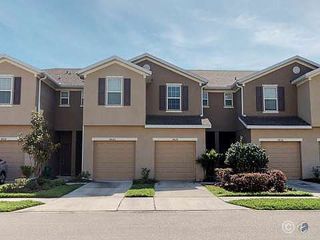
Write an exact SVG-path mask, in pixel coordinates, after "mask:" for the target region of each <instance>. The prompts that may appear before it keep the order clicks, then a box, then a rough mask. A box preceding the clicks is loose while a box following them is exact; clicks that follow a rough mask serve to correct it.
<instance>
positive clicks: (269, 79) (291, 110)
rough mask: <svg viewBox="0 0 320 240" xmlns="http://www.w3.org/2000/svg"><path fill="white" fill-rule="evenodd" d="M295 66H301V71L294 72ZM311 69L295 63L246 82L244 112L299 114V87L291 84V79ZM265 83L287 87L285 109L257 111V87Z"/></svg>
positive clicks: (251, 113) (248, 114)
mask: <svg viewBox="0 0 320 240" xmlns="http://www.w3.org/2000/svg"><path fill="white" fill-rule="evenodd" d="M294 66H299V67H300V69H301V71H300V73H299V74H294V73H293V72H292V68H293V67H294ZM310 70H312V69H310V68H309V67H306V66H304V65H301V64H299V63H293V64H290V65H288V66H285V67H283V68H281V69H279V70H276V71H274V72H271V73H269V74H266V75H264V76H262V77H260V78H258V79H255V80H253V81H251V82H248V83H246V84H245V86H244V114H245V115H247V116H297V115H298V110H297V88H296V86H295V85H292V84H291V81H292V80H294V79H296V78H298V77H299V76H301V75H303V74H305V73H307V72H309V71H310ZM263 84H277V85H278V86H279V87H284V88H285V111H283V112H279V113H262V112H257V111H256V87H257V86H262V85H263Z"/></svg>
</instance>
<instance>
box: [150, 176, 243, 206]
mask: <svg viewBox="0 0 320 240" xmlns="http://www.w3.org/2000/svg"><path fill="white" fill-rule="evenodd" d="M155 189H156V195H155V197H154V201H155V207H156V210H167V211H170V210H187V211H196V210H222V209H244V208H242V207H239V206H235V205H231V204H228V203H226V202H224V201H222V200H221V199H219V198H217V197H216V196H214V195H213V194H212V193H210V192H209V191H208V190H207V189H206V188H205V187H204V186H202V185H201V184H199V183H194V182H185V181H161V182H159V183H157V184H156V187H155Z"/></svg>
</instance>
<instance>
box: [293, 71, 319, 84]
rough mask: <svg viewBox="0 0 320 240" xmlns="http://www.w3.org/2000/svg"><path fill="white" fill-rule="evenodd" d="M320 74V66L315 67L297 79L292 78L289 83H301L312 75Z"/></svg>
mask: <svg viewBox="0 0 320 240" xmlns="http://www.w3.org/2000/svg"><path fill="white" fill-rule="evenodd" d="M319 74H320V68H317V69H315V70H312V71H310V72H307V73H305V74H303V75H302V76H300V77H298V78H297V79H295V80H293V81H292V82H291V83H292V84H299V83H302V82H303V81H304V80H307V79H308V78H310V77H314V76H316V75H319Z"/></svg>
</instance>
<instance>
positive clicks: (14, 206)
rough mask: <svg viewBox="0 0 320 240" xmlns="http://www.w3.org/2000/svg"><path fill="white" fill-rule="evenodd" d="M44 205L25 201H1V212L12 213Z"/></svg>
mask: <svg viewBox="0 0 320 240" xmlns="http://www.w3.org/2000/svg"><path fill="white" fill-rule="evenodd" d="M41 204H43V203H42V202H37V201H31V200H24V201H0V212H12V211H16V210H19V209H23V208H29V207H34V206H38V205H41Z"/></svg>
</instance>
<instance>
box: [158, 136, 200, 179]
mask: <svg viewBox="0 0 320 240" xmlns="http://www.w3.org/2000/svg"><path fill="white" fill-rule="evenodd" d="M155 149H156V150H155V154H156V158H155V170H156V174H155V175H156V179H158V180H194V179H195V143H194V142H156V147H155Z"/></svg>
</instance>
